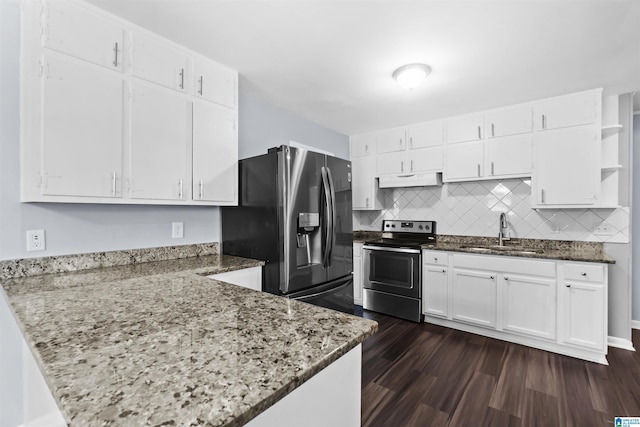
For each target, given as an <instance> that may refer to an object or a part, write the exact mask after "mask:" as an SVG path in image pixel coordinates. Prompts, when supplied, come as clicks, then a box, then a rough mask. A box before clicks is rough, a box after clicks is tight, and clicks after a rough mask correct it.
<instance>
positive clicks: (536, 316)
mask: <svg viewBox="0 0 640 427" xmlns="http://www.w3.org/2000/svg"><path fill="white" fill-rule="evenodd" d="M502 295H503V297H502V321H503V329H504V330H506V331H510V332H516V333H519V334H523V335H529V336H533V337H537V338H545V339H549V340H555V339H556V281H555V280H554V279H545V278H538V277H527V276H519V275H512V274H505V275H503V276H502Z"/></svg>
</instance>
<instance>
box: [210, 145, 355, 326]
mask: <svg viewBox="0 0 640 427" xmlns="http://www.w3.org/2000/svg"><path fill="white" fill-rule="evenodd" d="M238 173H239V179H240V183H239V186H238V188H239V194H238V206H233V207H223V208H221V216H222V251H223V253H225V254H230V255H237V256H242V257H247V258H254V259H259V260H263V261H265V263H266V265H265V266H264V270H263V272H264V274H263V283H262V289H263V290H264V291H266V292H270V293H273V294H277V295H282V296H286V297H290V298H295V299H299V300H301V301H306V302H309V303H312V304H316V305H320V306H323V307H328V308H333V309H336V310H340V311H344V312H348V313H353V310H354V304H353V279H352V275H351V272H352V271H353V228H352V211H351V163H350V162H349V161H346V160H342V159H338V158H335V157H331V156H327V155H324V154H320V153H315V152H312V151H308V150H304V149H300V148H294V147H289V146H280V147H276V148H272V149H270V150H269V151H268V153H267V154H265V155H262V156H257V157H252V158H249V159H243V160H240V162H239V169H238Z"/></svg>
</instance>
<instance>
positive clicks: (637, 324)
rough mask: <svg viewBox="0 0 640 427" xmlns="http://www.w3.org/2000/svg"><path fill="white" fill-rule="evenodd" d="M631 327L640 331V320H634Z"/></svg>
mask: <svg viewBox="0 0 640 427" xmlns="http://www.w3.org/2000/svg"><path fill="white" fill-rule="evenodd" d="M631 327H632V328H633V329H640V320H632V321H631Z"/></svg>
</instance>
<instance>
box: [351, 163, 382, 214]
mask: <svg viewBox="0 0 640 427" xmlns="http://www.w3.org/2000/svg"><path fill="white" fill-rule="evenodd" d="M375 162H376V158H375V157H371V156H365V157H354V158H353V159H352V160H351V169H352V171H353V179H352V183H351V198H352V201H353V209H354V210H380V209H382V205H383V200H384V197H383V194H382V190H380V187H379V186H378V181H377V180H376V178H375V166H376V164H375Z"/></svg>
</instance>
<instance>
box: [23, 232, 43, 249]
mask: <svg viewBox="0 0 640 427" xmlns="http://www.w3.org/2000/svg"><path fill="white" fill-rule="evenodd" d="M45 243H46V242H45V239H44V230H27V251H28V252H32V251H44V250H45V249H46V246H45Z"/></svg>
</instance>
